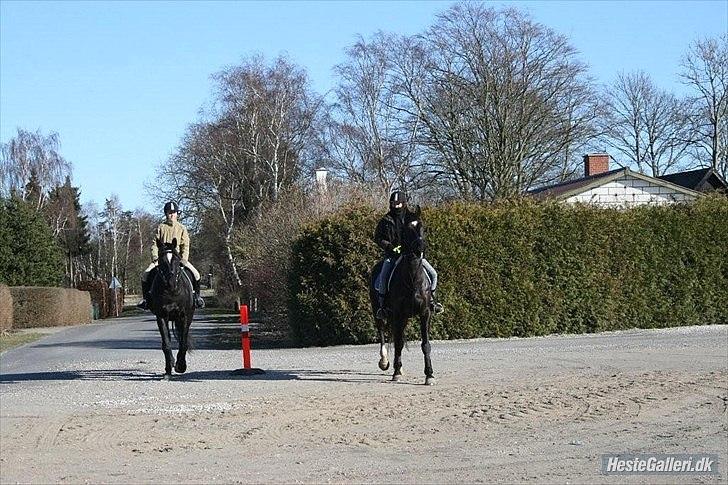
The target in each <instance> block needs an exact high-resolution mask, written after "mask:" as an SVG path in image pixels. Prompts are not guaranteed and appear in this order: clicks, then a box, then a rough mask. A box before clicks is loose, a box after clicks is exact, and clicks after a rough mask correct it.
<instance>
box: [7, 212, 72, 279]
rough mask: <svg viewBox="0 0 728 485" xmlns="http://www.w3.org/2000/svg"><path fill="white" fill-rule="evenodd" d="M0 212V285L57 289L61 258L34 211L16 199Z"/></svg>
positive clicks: (45, 227) (61, 266)
mask: <svg viewBox="0 0 728 485" xmlns="http://www.w3.org/2000/svg"><path fill="white" fill-rule="evenodd" d="M0 206H2V209H0V282H2V283H5V284H7V285H9V286H57V285H59V284H60V282H61V278H62V276H63V256H62V252H61V249H60V248H59V247H58V244H57V243H56V240H55V238H54V237H53V233H52V231H51V229H50V227H49V226H48V224H47V223H46V221H45V220H44V218H43V216H42V215H41V214H39V213H38V212H36V211H35V208H34V207H33V206H31V205H29V204H28V203H25V202H23V201H22V200H19V199H17V198H12V199H8V200H5V201H3V203H2V204H0Z"/></svg>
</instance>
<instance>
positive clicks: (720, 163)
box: [680, 34, 728, 177]
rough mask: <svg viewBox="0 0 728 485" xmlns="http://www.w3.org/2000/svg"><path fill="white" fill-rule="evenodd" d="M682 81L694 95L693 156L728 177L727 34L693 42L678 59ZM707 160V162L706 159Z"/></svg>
mask: <svg viewBox="0 0 728 485" xmlns="http://www.w3.org/2000/svg"><path fill="white" fill-rule="evenodd" d="M680 75H681V77H682V80H683V82H684V83H685V84H687V85H688V86H690V87H691V88H692V89H693V91H694V95H693V96H692V101H693V108H694V109H693V120H694V124H693V129H694V132H695V138H694V144H695V147H696V148H697V150H696V157H697V158H698V159H699V160H700V161H701V162H702V163H703V164H709V165H710V166H711V167H712V168H713V169H715V170H716V171H718V172H719V173H721V174H722V175H723V177H726V176H728V92H727V90H726V88H727V87H728V34H723V35H722V36H720V37H718V38H709V39H703V40H698V41H696V42H694V43H693V44H692V45H691V46H690V49H689V51H688V53H687V54H686V55H685V56H684V57H683V59H682V72H681V74H680ZM706 158H707V159H706Z"/></svg>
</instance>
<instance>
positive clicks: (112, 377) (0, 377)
mask: <svg viewBox="0 0 728 485" xmlns="http://www.w3.org/2000/svg"><path fill="white" fill-rule="evenodd" d="M232 372H233V371H232V370H205V371H190V372H187V373H185V374H174V375H173V376H172V378H171V382H204V381H239V380H256V381H294V380H300V381H321V382H349V383H376V382H382V381H383V380H386V378H387V377H388V376H386V375H384V374H381V373H367V372H356V371H350V370H333V371H312V370H305V369H293V370H266V371H265V374H259V375H252V376H239V375H233V374H232ZM74 380H86V381H163V380H164V379H163V375H162V373H161V372H160V373H152V372H148V371H142V370H138V369H111V370H77V371H55V372H28V373H23V374H0V384H13V383H19V382H29V381H74Z"/></svg>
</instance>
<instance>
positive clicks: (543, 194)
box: [528, 168, 627, 199]
mask: <svg viewBox="0 0 728 485" xmlns="http://www.w3.org/2000/svg"><path fill="white" fill-rule="evenodd" d="M625 170H627V169H625V168H618V169H616V170H610V171H608V172H603V173H599V174H596V175H591V176H589V177H583V178H580V179H576V180H569V181H566V182H561V183H558V184H554V185H547V186H545V187H539V188H537V189H533V190H529V191H528V195H531V196H533V197H535V198H537V199H545V198H547V197H557V198H560V196H562V195H564V194H567V193H568V194H571V193H572V192H582V190H579V189H584V191H586V190H587V188H592V187H594V186H597V185H602V183H606V182H609V181H611V180H613V178H612V176H613V175H615V174H619V175H620V176H621V175H622V173H623V172H624V171H625ZM607 178H608V179H609V180H604V181H602V179H607ZM616 178H619V177H616Z"/></svg>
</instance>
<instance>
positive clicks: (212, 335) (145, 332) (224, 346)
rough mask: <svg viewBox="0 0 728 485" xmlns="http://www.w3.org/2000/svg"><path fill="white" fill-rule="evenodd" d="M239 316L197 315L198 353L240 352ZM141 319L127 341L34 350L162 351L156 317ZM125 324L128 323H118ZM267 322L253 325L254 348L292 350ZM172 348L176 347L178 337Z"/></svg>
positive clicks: (50, 345) (46, 345)
mask: <svg viewBox="0 0 728 485" xmlns="http://www.w3.org/2000/svg"><path fill="white" fill-rule="evenodd" d="M237 319H238V316H237V315H236V314H212V315H211V314H205V313H201V314H199V315H197V316H195V319H194V320H193V322H192V327H191V328H190V337H191V339H192V343H193V348H194V349H196V350H238V349H240V324H239V323H238V320H237ZM139 321H140V320H139V319H137V320H136V321H135V322H134V324H135V325H136V326H135V327H131V328H130V329H129V331H128V338H113V339H103V338H102V339H79V340H71V341H63V342H49V343H38V344H36V345H35V346H34V347H35V348H56V347H82V348H95V349H108V350H152V349H160V348H161V337H160V336H159V330H158V328H157V321H156V319H155V318H154V317H149V315H145V317H144V318H143V319H141V322H142V323H143V324H144V328H141V329H140V328H139ZM118 325H125V323H118ZM268 327H269V325H266V324H265V323H258V322H252V323H251V325H250V328H251V342H252V347H253V349H271V348H285V347H291V346H292V345H291V343H290V342H289V341H288V339H287V337H286V336H285V334H284V333H283V332H281V331H280V330H276V329H273V328H268ZM172 345H173V346H174V347H175V349H176V346H177V340H176V338H174V337H173V338H172Z"/></svg>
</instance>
